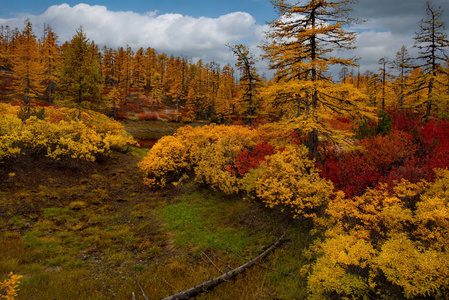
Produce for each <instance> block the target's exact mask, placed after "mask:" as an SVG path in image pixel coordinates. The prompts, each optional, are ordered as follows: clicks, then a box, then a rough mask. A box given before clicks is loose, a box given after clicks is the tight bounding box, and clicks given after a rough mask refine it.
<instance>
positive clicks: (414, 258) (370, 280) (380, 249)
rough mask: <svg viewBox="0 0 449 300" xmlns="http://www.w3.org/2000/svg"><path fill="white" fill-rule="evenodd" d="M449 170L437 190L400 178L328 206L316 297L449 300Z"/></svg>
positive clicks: (314, 281)
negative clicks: (448, 287)
mask: <svg viewBox="0 0 449 300" xmlns="http://www.w3.org/2000/svg"><path fill="white" fill-rule="evenodd" d="M448 175H449V173H448V171H439V172H438V178H437V180H436V181H435V182H434V183H433V184H429V183H428V182H426V181H420V182H418V183H410V182H408V181H406V180H402V181H401V182H400V183H398V184H397V185H396V186H395V187H394V189H393V191H391V190H389V189H387V187H386V185H382V186H380V187H379V188H378V189H376V190H374V189H368V190H367V191H366V192H365V193H364V194H363V195H361V196H356V197H354V198H346V197H344V195H343V194H342V193H338V194H337V197H335V199H333V200H332V201H331V202H330V203H329V206H328V208H327V214H326V216H327V217H326V219H323V220H322V222H323V224H326V225H325V226H326V227H327V230H326V232H325V239H324V240H322V241H321V242H318V243H317V244H316V248H315V251H317V253H318V259H317V260H316V262H315V263H313V264H312V266H311V276H310V277H309V279H308V283H309V288H310V290H311V292H312V295H313V297H312V298H313V299H323V298H326V297H340V298H341V297H343V298H348V299H360V298H365V297H366V298H369V297H370V296H371V297H375V296H376V295H381V294H382V295H385V296H387V297H389V298H394V299H398V298H402V297H405V298H408V299H413V298H420V297H426V296H429V297H431V298H433V299H446V298H447V297H448V295H449V294H448V292H449V291H448V289H447V286H448V284H449V272H448V271H447V270H448V267H449V265H448V260H447V259H448V256H447V253H446V250H445V249H446V248H447V246H448V244H447V239H448V231H447V226H448V225H449V223H448V222H449V214H448V212H449V210H448V201H447V195H446V193H447V192H446V187H447V185H448V182H449V176H448Z"/></svg>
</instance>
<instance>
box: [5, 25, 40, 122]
mask: <svg viewBox="0 0 449 300" xmlns="http://www.w3.org/2000/svg"><path fill="white" fill-rule="evenodd" d="M25 24H26V25H25V28H24V29H23V31H22V32H21V33H20V34H19V36H18V39H17V45H16V49H15V51H14V56H13V57H14V58H13V67H12V70H13V74H14V75H13V76H14V91H15V94H16V96H17V97H18V98H19V99H20V100H21V101H22V102H23V104H24V105H25V106H26V110H27V113H26V117H27V118H29V117H30V104H31V100H32V99H33V98H37V97H38V96H39V95H41V94H42V93H43V91H44V89H45V87H44V86H43V85H42V82H43V68H44V66H43V64H42V60H41V55H40V52H39V45H38V43H37V40H36V36H35V35H34V33H33V26H32V24H31V22H30V21H29V20H26V21H25Z"/></svg>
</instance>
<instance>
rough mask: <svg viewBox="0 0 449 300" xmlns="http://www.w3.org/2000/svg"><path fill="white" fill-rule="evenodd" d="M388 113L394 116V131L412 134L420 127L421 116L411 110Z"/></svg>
mask: <svg viewBox="0 0 449 300" xmlns="http://www.w3.org/2000/svg"><path fill="white" fill-rule="evenodd" d="M388 113H389V114H390V115H391V116H392V123H393V124H392V125H393V129H394V130H400V131H404V132H408V133H411V132H412V131H413V130H414V129H416V128H417V127H418V125H419V115H417V114H416V113H414V112H413V111H410V110H400V111H398V110H391V111H388Z"/></svg>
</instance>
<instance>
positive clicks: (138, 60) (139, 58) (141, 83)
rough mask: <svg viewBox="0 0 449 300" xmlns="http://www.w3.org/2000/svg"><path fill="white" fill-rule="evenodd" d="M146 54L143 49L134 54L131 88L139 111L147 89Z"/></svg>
mask: <svg viewBox="0 0 449 300" xmlns="http://www.w3.org/2000/svg"><path fill="white" fill-rule="evenodd" d="M143 62H144V52H143V48H139V49H138V50H137V51H136V53H135V54H134V58H133V61H132V73H131V75H132V80H131V86H132V87H133V90H134V92H135V97H136V103H137V110H139V109H140V96H141V95H142V93H143V90H144V88H145V71H144V64H143Z"/></svg>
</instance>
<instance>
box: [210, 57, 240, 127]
mask: <svg viewBox="0 0 449 300" xmlns="http://www.w3.org/2000/svg"><path fill="white" fill-rule="evenodd" d="M235 89H236V84H235V80H234V69H233V68H232V67H231V66H230V65H229V64H228V65H226V66H224V67H223V69H222V71H221V75H220V82H219V85H218V90H217V97H215V104H214V106H215V114H216V116H217V117H218V120H219V122H221V123H223V122H226V121H227V120H229V118H230V117H231V116H232V115H233V113H234V109H233V108H234V106H235V99H234V98H235Z"/></svg>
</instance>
